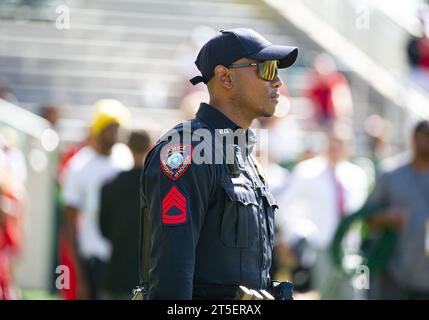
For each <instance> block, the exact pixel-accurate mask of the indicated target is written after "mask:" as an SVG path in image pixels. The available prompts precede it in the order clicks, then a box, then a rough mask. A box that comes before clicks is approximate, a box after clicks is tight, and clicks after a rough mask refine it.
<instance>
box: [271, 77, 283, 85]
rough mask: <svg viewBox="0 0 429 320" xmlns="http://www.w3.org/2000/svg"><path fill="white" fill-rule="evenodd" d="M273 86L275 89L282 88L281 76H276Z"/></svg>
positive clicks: (272, 82)
mask: <svg viewBox="0 0 429 320" xmlns="http://www.w3.org/2000/svg"><path fill="white" fill-rule="evenodd" d="M271 85H272V87H273V88H280V87H281V86H282V85H283V82H282V79H280V76H279V74H276V76H275V78H274V79H273V81H271Z"/></svg>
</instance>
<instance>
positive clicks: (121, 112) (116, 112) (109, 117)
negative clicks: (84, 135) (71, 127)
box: [91, 99, 130, 136]
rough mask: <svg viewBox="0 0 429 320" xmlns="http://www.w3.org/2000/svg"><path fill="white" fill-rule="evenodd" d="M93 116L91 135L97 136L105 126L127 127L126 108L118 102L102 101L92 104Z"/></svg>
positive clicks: (127, 115) (128, 118) (112, 100)
mask: <svg viewBox="0 0 429 320" xmlns="http://www.w3.org/2000/svg"><path fill="white" fill-rule="evenodd" d="M94 108H95V115H94V118H93V120H92V123H91V134H92V135H94V136H96V135H99V134H100V132H101V131H103V130H104V129H105V128H106V127H107V126H109V125H111V124H118V125H120V126H127V124H128V122H129V120H130V114H129V112H128V110H127V108H126V107H125V106H124V105H123V104H122V103H121V102H119V101H118V100H114V99H102V100H98V101H97V102H96V103H95V104H94Z"/></svg>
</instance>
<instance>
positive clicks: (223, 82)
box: [214, 65, 233, 89]
mask: <svg viewBox="0 0 429 320" xmlns="http://www.w3.org/2000/svg"><path fill="white" fill-rule="evenodd" d="M214 76H215V78H216V81H217V82H218V83H219V85H220V86H222V87H223V88H225V89H231V88H232V82H233V78H232V75H231V70H230V69H228V68H227V67H225V66H222V65H218V66H216V68H215V69H214Z"/></svg>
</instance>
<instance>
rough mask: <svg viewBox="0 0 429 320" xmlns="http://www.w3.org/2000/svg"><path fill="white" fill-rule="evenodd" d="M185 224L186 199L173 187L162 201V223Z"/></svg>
mask: <svg viewBox="0 0 429 320" xmlns="http://www.w3.org/2000/svg"><path fill="white" fill-rule="evenodd" d="M184 222H186V198H185V197H184V196H183V194H182V193H181V192H180V191H179V189H177V188H176V186H173V188H171V190H170V191H169V192H168V193H167V195H166V196H165V197H164V199H163V200H162V223H163V224H168V225H175V224H182V223H184Z"/></svg>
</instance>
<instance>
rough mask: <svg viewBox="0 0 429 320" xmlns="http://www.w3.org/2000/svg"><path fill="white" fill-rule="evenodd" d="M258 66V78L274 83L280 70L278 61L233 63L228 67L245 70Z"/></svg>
mask: <svg viewBox="0 0 429 320" xmlns="http://www.w3.org/2000/svg"><path fill="white" fill-rule="evenodd" d="M250 66H257V67H258V76H259V77H260V78H262V79H264V80H268V81H273V80H274V78H275V77H276V75H277V74H278V70H279V61H278V60H267V61H264V62H261V63H256V62H253V63H249V62H244V63H235V64H234V63H233V64H230V65H229V66H228V68H243V67H250Z"/></svg>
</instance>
